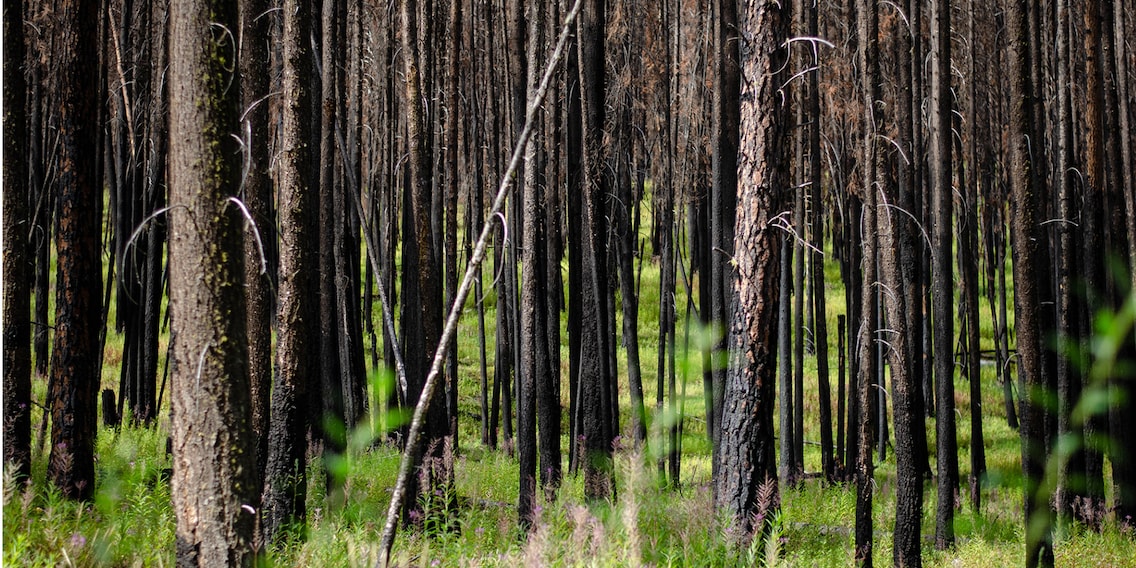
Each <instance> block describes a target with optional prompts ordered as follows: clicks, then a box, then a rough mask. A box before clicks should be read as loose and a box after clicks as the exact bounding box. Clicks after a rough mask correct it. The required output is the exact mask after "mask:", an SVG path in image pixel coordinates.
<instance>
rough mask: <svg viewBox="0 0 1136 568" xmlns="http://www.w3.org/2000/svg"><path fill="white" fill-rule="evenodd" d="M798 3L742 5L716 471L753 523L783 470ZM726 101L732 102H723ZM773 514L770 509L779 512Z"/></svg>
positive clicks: (731, 512)
mask: <svg viewBox="0 0 1136 568" xmlns="http://www.w3.org/2000/svg"><path fill="white" fill-rule="evenodd" d="M790 18H791V11H790V10H789V8H787V7H782V6H781V5H779V4H775V3H769V2H759V1H746V2H744V3H743V4H742V5H741V6H739V10H738V22H739V26H738V29H739V31H740V32H741V33H740V35H741V37H742V38H743V40H742V42H741V45H740V61H741V74H742V84H743V85H745V86H746V89H745V90H744V92H742V93H741V98H740V101H741V114H740V116H741V120H740V123H739V145H738V169H737V180H738V194H737V195H738V201H737V227H738V230H737V233H736V235H735V238H734V262H735V263H736V264H735V266H734V270H733V273H732V274H731V282H732V287H733V293H734V294H736V297H737V302H738V304H737V309H736V310H734V311H733V315H732V317H731V319H730V325H729V336H728V344H729V358H730V363H729V367H728V369H727V371H726V377H725V385H724V387H725V388H724V392H723V397H722V404H721V407H720V408H721V413H722V415H721V433H720V436H721V438H720V442H719V445H720V448H719V454H718V460H717V461H718V463H717V464H716V466H717V467H716V468H715V471H716V473H717V475H716V476H715V478H714V487H715V506H716V507H717V508H718V510H720V511H722V512H723V513H724V514H726V515H727V516H728V519H729V522H730V523H731V524H732V525H733V526H735V527H737V528H741V529H742V530H743V531H744V532H749V531H750V530H754V529H758V530H762V531H763V532H764V528H763V527H753V526H751V523H752V522H753V520H754V519H755V518H757V517H758V515H759V514H762V513H766V512H770V511H760V510H759V507H766V508H769V507H772V506H774V504H773V503H759V500H758V498H757V497H758V488H759V486H760V485H761V484H762V483H765V482H767V480H773V482H775V480H776V478H777V468H776V461H775V457H774V440H773V404H774V390H773V386H774V372H775V371H776V363H777V361H776V359H777V357H776V345H775V339H776V336H775V335H774V333H773V330H774V329H775V327H776V326H775V325H774V323H775V322H776V318H777V293H778V282H777V276H778V269H779V262H780V259H781V258H780V257H781V252H780V250H779V248H780V246H779V245H780V237H781V235H780V233H779V231H778V229H776V228H775V227H774V226H773V223H772V221H773V219H772V217H773V216H774V215H776V214H777V213H778V212H779V211H781V210H782V208H783V207H784V206H785V196H784V194H785V187H784V186H785V183H786V181H787V180H786V177H785V170H784V154H783V152H784V150H783V147H782V146H783V144H782V142H783V141H782V134H783V132H784V128H785V122H786V116H785V112H784V110H783V107H782V106H781V100H780V96H781V95H780V94H779V93H778V89H779V87H780V80H779V79H780V77H781V73H780V72H781V70H782V69H783V66H784V64H785V62H786V58H787V57H788V53H787V49H786V48H785V47H784V42H785V38H786V37H787V35H788V29H789V21H790ZM723 104H732V103H731V102H730V101H723ZM770 517H771V515H765V518H766V519H768V518H770Z"/></svg>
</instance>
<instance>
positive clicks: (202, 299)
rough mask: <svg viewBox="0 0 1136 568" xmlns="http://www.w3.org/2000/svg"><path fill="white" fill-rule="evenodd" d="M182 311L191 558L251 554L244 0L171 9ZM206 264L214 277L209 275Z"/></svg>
mask: <svg viewBox="0 0 1136 568" xmlns="http://www.w3.org/2000/svg"><path fill="white" fill-rule="evenodd" d="M170 22H171V30H170V55H171V57H170V62H171V66H170V76H169V80H170V141H171V146H170V156H171V158H172V159H171V162H170V204H171V208H170V216H171V217H170V225H171V227H172V231H171V238H170V313H171V322H172V333H173V335H174V337H175V339H174V346H173V357H174V372H173V388H172V393H173V397H172V398H173V410H172V413H173V427H172V429H173V454H174V457H173V463H174V465H173V470H174V472H173V479H172V480H171V496H172V498H173V503H174V511H175V512H176V514H177V519H178V523H177V524H178V528H177V558H178V565H180V566H187V565H192V566H220V565H236V564H244V563H246V562H248V561H249V558H250V556H251V553H252V547H251V541H252V536H253V525H254V523H253V520H254V514H251V513H250V512H248V511H247V510H246V509H245V508H244V507H245V506H247V504H248V503H254V502H255V497H254V495H252V490H253V488H254V487H255V484H254V481H253V475H254V474H255V458H256V456H255V452H256V448H255V446H254V444H255V442H254V440H253V437H252V432H251V429H250V425H249V418H248V414H247V412H246V410H245V409H247V408H248V407H249V385H248V362H247V361H248V359H247V358H248V349H247V344H246V343H245V301H244V294H243V290H242V285H243V275H244V266H243V255H241V254H239V251H240V250H241V246H242V245H241V240H242V239H241V230H240V227H241V223H242V222H243V218H242V215H241V211H240V209H239V208H238V207H237V206H236V205H235V204H234V203H233V199H234V198H235V197H236V195H237V193H238V190H239V183H240V165H239V163H238V155H239V154H238V151H237V150H238V143H237V141H236V140H235V139H234V138H233V137H232V136H231V134H232V133H234V132H236V131H237V129H238V116H239V114H238V112H239V100H238V98H237V96H236V95H237V91H236V90H235V89H230V88H229V81H230V80H231V79H232V77H231V76H230V73H231V69H232V67H231V62H229V61H228V60H227V59H226V58H227V57H228V56H229V55H228V54H230V53H231V52H232V50H233V48H234V46H233V45H232V41H233V39H232V36H228V35H223V34H216V33H214V30H215V26H218V25H220V26H224V27H226V28H228V29H237V7H236V4H235V3H234V2H223V1H207V0H177V1H175V2H173V3H172V4H171V10H170ZM202 270H204V271H205V272H204V277H202V276H203V274H202V272H201V271H202Z"/></svg>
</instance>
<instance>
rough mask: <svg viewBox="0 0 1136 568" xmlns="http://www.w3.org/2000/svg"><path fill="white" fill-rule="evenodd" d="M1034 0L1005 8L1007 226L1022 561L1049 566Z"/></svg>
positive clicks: (1051, 547) (1013, 3)
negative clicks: (1021, 477) (1041, 492)
mask: <svg viewBox="0 0 1136 568" xmlns="http://www.w3.org/2000/svg"><path fill="white" fill-rule="evenodd" d="M1031 5H1032V6H1033V7H1034V8H1036V7H1037V2H1036V0H1014V1H1013V2H1012V3H1011V4H1010V5H1009V6H1008V9H1007V26H1008V33H1009V48H1010V58H1009V70H1010V86H1011V116H1010V119H1011V121H1010V129H1011V130H1010V148H1011V151H1012V155H1011V162H1010V168H1011V169H1010V183H1011V186H1010V187H1011V191H1012V194H1013V195H1012V197H1013V199H1012V201H1011V203H1012V205H1013V208H1012V216H1011V227H1012V230H1013V232H1014V243H1015V245H1016V246H1015V247H1014V248H1013V253H1014V258H1013V261H1014V320H1015V322H1014V324H1015V325H1014V327H1015V328H1016V330H1017V338H1018V342H1017V345H1018V349H1017V351H1018V358H1019V359H1018V369H1019V373H1018V374H1019V379H1020V385H1021V387H1020V388H1019V392H1020V393H1021V396H1022V403H1021V407H1022V416H1021V419H1022V422H1021V435H1022V470H1023V473H1024V474H1025V481H1026V482H1025V492H1024V493H1025V495H1024V497H1025V518H1026V521H1025V523H1026V565H1027V566H1030V567H1032V566H1052V565H1053V544H1052V543H1053V541H1052V519H1051V517H1050V511H1049V506H1048V503H1047V502H1045V501H1044V500H1042V501H1039V500H1038V489H1039V486H1040V485H1041V478H1042V475H1043V472H1044V468H1045V418H1044V411H1043V410H1042V405H1043V404H1044V402H1043V400H1042V389H1043V388H1044V378H1043V375H1042V364H1043V361H1042V359H1043V355H1042V341H1043V339H1042V337H1043V336H1042V334H1043V328H1042V319H1043V318H1042V316H1041V307H1040V303H1039V300H1040V298H1039V296H1040V294H1039V290H1038V286H1037V282H1038V279H1037V272H1038V271H1039V270H1045V264H1044V263H1040V262H1038V258H1039V248H1040V246H1041V242H1042V240H1041V238H1040V236H1041V235H1040V233H1041V230H1040V225H1038V216H1037V214H1038V210H1037V207H1038V198H1039V196H1038V193H1037V192H1038V183H1037V179H1036V177H1037V174H1036V172H1034V171H1033V167H1034V165H1033V161H1032V159H1031V157H1032V154H1031V152H1030V144H1029V141H1030V140H1032V139H1033V138H1034V128H1035V123H1034V117H1033V113H1034V109H1033V105H1032V103H1031V101H1032V98H1033V97H1034V96H1035V94H1034V85H1033V81H1032V80H1031V78H1030V67H1031V59H1030V48H1029V35H1028V31H1029V29H1028V26H1027V24H1026V12H1027V9H1028V7H1029V6H1031Z"/></svg>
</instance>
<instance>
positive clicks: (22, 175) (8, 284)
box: [3, 0, 36, 482]
mask: <svg viewBox="0 0 1136 568" xmlns="http://www.w3.org/2000/svg"><path fill="white" fill-rule="evenodd" d="M24 65H26V63H25V59H24V2H23V0H16V1H15V2H8V3H6V4H5V5H4V174H3V175H4V197H3V200H4V205H3V207H4V308H3V310H4V315H3V318H4V337H3V341H4V464H5V467H6V468H7V467H11V468H12V469H13V471H14V472H15V474H14V475H15V478H16V480H17V481H19V482H23V480H25V479H28V478H29V477H30V476H31V466H32V456H31V402H32V401H31V396H32V393H31V390H32V384H31V372H32V369H31V355H32V353H31V326H30V322H31V296H30V294H29V285H28V284H29V282H28V280H29V279H28V275H29V274H31V273H32V265H31V263H30V262H29V260H30V259H29V258H28V250H29V248H28V230H29V228H30V227H31V222H30V221H31V216H30V215H29V214H28V213H29V211H28V179H27V175H26V174H27V172H26V170H25V163H24V160H23V156H24V155H25V154H24V150H25V148H26V146H27V140H28V136H27V115H26V113H25V110H26V109H25V99H26V96H27V95H26V87H27V85H26V83H25V81H24ZM33 104H34V101H33ZM35 135H36V134H35V133H34V132H33V133H32V136H35Z"/></svg>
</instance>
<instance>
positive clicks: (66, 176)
mask: <svg viewBox="0 0 1136 568" xmlns="http://www.w3.org/2000/svg"><path fill="white" fill-rule="evenodd" d="M97 8H98V7H97V5H96V3H94V2H76V1H75V0H57V1H56V2H55V4H54V7H53V10H54V13H55V15H56V17H58V18H59V19H58V20H57V21H56V22H55V24H56V26H57V27H56V29H55V34H54V36H53V38H52V39H53V45H52V51H53V57H54V58H55V59H56V61H57V65H58V67H57V68H56V69H57V71H56V73H55V75H54V77H53V79H52V81H53V82H54V83H53V86H54V89H53V91H54V98H55V100H56V101H57V103H58V107H57V110H56V113H57V114H56V117H57V121H58V122H57V125H58V129H59V136H60V138H59V156H58V168H59V171H58V174H57V175H58V178H57V181H58V184H59V185H58V187H59V194H58V202H57V207H58V225H57V233H56V250H57V258H56V261H57V264H56V281H55V336H54V344H53V346H52V352H51V380H50V387H49V390H50V393H49V394H48V396H49V400H50V407H51V458H50V461H49V462H48V472H47V473H48V477H49V478H50V479H51V480H52V482H54V483H55V485H56V486H57V487H58V488H59V489H60V491H61V492H62V494H63V495H64V496H66V497H70V498H73V499H84V500H85V499H89V498H90V497H91V496H92V495H94V491H95V462H94V451H95V434H96V427H95V418H96V416H97V406H96V404H97V400H96V396H97V393H98V388H99V374H98V372H97V371H96V369H98V367H99V361H100V350H99V348H98V337H99V322H100V321H101V317H100V312H101V308H102V306H101V304H100V302H101V297H102V289H103V287H102V280H101V274H100V272H101V270H100V268H99V267H100V265H101V259H100V257H99V244H100V240H101V239H100V225H99V220H100V212H101V210H102V207H101V202H102V199H101V198H102V192H101V191H100V187H101V186H100V184H99V181H100V179H99V166H98V160H97V156H98V154H97V153H96V152H92V151H91V149H92V148H96V147H97V146H96V144H97V137H98V130H99V125H98V123H97V117H98V116H99V112H98V110H97V109H98V107H97V100H98V98H97V91H98V82H97V80H98V43H97V41H96V39H97V29H96V26H94V25H92V22H96V21H98V9H97Z"/></svg>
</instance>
